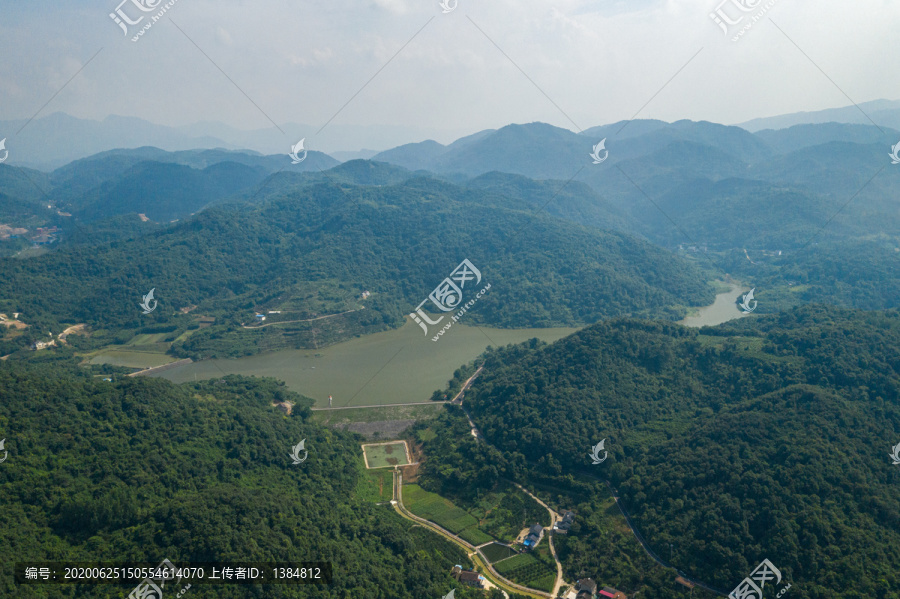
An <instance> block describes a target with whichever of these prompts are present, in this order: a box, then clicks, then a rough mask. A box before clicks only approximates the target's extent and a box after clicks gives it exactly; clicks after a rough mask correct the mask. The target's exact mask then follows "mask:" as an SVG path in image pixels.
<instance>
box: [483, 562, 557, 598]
mask: <svg viewBox="0 0 900 599" xmlns="http://www.w3.org/2000/svg"><path fill="white" fill-rule="evenodd" d="M494 568H495V569H496V570H497V572H499V573H500V574H502V575H503V576H505V577H506V578H509V579H510V580H512V581H513V582H516V583H519V584H522V585H525V586H528V587H532V588H536V589H541V590H544V591H549V590H552V588H553V584H554V582H556V568H555V567H553V566H552V565H550V564H549V563H547V562H544V561H541V560H539V559H538V558H536V557H535V556H534V555H532V554H530V553H520V554H519V555H514V556H513V557H511V558H509V559H505V560H501V561H499V562H497V563H495V564H494Z"/></svg>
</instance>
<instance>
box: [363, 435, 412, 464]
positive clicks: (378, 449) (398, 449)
mask: <svg viewBox="0 0 900 599" xmlns="http://www.w3.org/2000/svg"><path fill="white" fill-rule="evenodd" d="M362 449H363V454H364V455H365V459H366V468H389V467H391V466H406V465H407V464H409V460H408V459H407V453H406V451H407V450H406V441H392V442H390V443H376V444H372V443H369V444H366V445H363V446H362Z"/></svg>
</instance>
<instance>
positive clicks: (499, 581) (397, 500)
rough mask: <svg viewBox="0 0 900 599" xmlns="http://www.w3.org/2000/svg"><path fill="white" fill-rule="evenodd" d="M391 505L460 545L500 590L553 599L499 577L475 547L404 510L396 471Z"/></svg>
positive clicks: (401, 487) (399, 476)
mask: <svg viewBox="0 0 900 599" xmlns="http://www.w3.org/2000/svg"><path fill="white" fill-rule="evenodd" d="M391 504H393V506H394V509H395V510H396V511H397V512H398V513H399V514H400V515H401V516H403V517H405V518H407V519H409V520H413V521H415V522H417V523H419V524H421V525H422V526H424V527H426V528H429V529H431V530H433V531H434V532H437V533H439V534H440V535H441V536H443V537H445V538H447V539H449V540H451V541H453V542H454V543H456V544H457V545H460V546H462V547H463V548H465V549H466V551H467V553H468V552H471V553H468V554H469V557H470V558H473V561H475V562H476V564H480V565H481V566H483V567H484V568H485V569H486V570H487V571H488V572H490V573H491V574H492V575H493V576H494V577H495V578H496V580H492V581H491V582H493V583H494V584H496V585H497V586H498V587H500V588H501V590H504V589H503V587H507V589H508V590H512V591H518V592H521V593H525V594H527V595H528V596H530V597H540V598H541V599H553V595H550V594H549V593H544V592H541V591H537V590H535V589H530V588H528V587H524V586H522V585H519V584H516V583H514V582H513V581H511V580H507V579H506V578H504V577H503V576H501V575H500V573H499V572H497V571H496V570H495V569H494V567H493V566H492V565H491V562H489V561H488V559H487V558H486V557H485V556H484V554H483V553H481V551H480V550H479V549H478V548H477V547H475V546H474V545H472V544H471V543H469V542H468V541H464V540H463V539H461V538H460V537H458V536H456V535H455V534H453V533H452V532H450V531H449V530H447V529H445V528H443V527H441V526H438V525H437V524H435V523H434V522H432V521H430V520H426V519H425V518H420V517H419V516H416V515H415V514H413V513H412V512H410V511H409V510H408V509H406V506H404V505H403V474H402V473H401V472H400V471H399V470H397V469H395V470H394V500H393V501H391ZM476 556H477V559H475V558H476Z"/></svg>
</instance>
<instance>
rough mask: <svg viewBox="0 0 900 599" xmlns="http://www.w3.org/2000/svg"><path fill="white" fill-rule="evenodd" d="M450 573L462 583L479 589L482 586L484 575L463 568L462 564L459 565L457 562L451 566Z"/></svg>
mask: <svg viewBox="0 0 900 599" xmlns="http://www.w3.org/2000/svg"><path fill="white" fill-rule="evenodd" d="M450 574H452V575H453V578H455V579H456V580H458V581H459V582H460V583H462V584H464V585H468V586H470V587H475V588H479V589H481V588H484V576H482V575H481V574H479V573H478V572H475V571H472V570H463V569H462V566H460V565H459V564H457V565H456V566H453V569H452V570H451V571H450Z"/></svg>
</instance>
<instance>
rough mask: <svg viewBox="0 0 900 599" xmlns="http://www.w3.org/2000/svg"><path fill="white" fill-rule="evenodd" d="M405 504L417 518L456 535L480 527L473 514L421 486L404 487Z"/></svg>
mask: <svg viewBox="0 0 900 599" xmlns="http://www.w3.org/2000/svg"><path fill="white" fill-rule="evenodd" d="M403 503H404V505H406V507H407V508H409V511H411V512H412V513H413V514H415V515H416V516H419V517H420V518H425V519H426V520H431V521H432V522H434V523H435V524H437V525H439V526H442V527H443V528H446V529H447V530H449V531H450V532H452V533H454V534H459V533H460V532H461V531H463V530H465V529H466V528H469V527H470V526H471V527H474V526H477V525H478V520H476V519H475V518H474V517H473V516H472V515H471V514H469V513H468V512H466V511H465V510H463V509H460V508H458V507H456V506H455V505H453V503H451V502H450V501H449V500H447V499H444V498H443V497H441V496H440V495H437V494H435V493H429V492H428V491H426V490H424V489H422V488H421V487H420V486H419V485H403Z"/></svg>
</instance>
